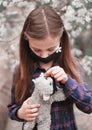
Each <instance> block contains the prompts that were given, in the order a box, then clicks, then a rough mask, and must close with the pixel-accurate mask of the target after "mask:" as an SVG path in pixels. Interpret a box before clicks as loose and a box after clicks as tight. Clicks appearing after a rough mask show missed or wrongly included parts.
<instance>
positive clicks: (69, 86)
mask: <svg viewBox="0 0 92 130" xmlns="http://www.w3.org/2000/svg"><path fill="white" fill-rule="evenodd" d="M76 88H77V83H76V81H75V80H74V79H72V78H71V77H70V76H68V80H67V81H66V83H65V86H64V87H63V89H64V93H65V95H66V97H68V96H69V95H70V94H71V93H72V92H73V91H74V90H75V89H76Z"/></svg>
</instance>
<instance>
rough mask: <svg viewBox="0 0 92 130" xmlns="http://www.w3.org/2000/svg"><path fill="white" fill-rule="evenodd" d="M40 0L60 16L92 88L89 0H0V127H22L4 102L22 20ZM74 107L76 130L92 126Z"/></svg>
mask: <svg viewBox="0 0 92 130" xmlns="http://www.w3.org/2000/svg"><path fill="white" fill-rule="evenodd" d="M43 4H47V5H50V6H52V7H53V8H54V9H55V10H56V11H57V13H58V14H60V16H61V18H62V19H63V21H64V25H65V27H66V29H67V31H68V32H69V36H70V39H71V44H72V53H74V55H75V56H76V57H78V58H79V59H80V62H81V65H82V68H83V69H84V73H85V76H86V80H87V82H88V84H89V87H90V89H92V0H0V130H16V129H17V130H22V123H20V122H16V121H12V120H10V119H9V118H8V115H7V104H8V103H9V101H10V91H11V85H12V74H13V70H14V68H15V66H16V64H18V58H19V57H18V55H19V54H18V44H19V38H20V33H21V30H22V26H23V23H24V21H25V19H26V17H27V15H28V14H29V12H30V11H32V10H33V9H34V8H35V7H37V6H40V5H43ZM74 110H75V116H76V121H77V125H78V128H79V130H91V129H92V126H91V124H92V114H90V115H87V114H85V113H83V112H80V111H79V110H78V109H77V108H76V107H75V106H74Z"/></svg>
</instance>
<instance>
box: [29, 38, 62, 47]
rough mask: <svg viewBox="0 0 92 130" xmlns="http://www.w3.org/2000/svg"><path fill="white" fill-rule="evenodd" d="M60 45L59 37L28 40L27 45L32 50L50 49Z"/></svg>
mask: <svg viewBox="0 0 92 130" xmlns="http://www.w3.org/2000/svg"><path fill="white" fill-rule="evenodd" d="M59 43H60V36H57V37H51V36H50V37H47V38H45V39H42V40H39V39H34V38H29V44H30V46H31V47H34V48H40V49H44V48H50V47H54V46H56V45H58V44H59Z"/></svg>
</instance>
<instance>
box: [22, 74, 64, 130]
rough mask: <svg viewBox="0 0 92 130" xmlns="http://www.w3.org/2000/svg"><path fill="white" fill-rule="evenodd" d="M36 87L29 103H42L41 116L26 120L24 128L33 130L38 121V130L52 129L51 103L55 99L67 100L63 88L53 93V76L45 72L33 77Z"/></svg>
mask: <svg viewBox="0 0 92 130" xmlns="http://www.w3.org/2000/svg"><path fill="white" fill-rule="evenodd" d="M33 82H34V84H35V89H34V92H33V94H32V96H31V97H30V101H29V104H37V103H38V104H40V105H41V106H40V108H39V116H38V117H37V119H36V120H34V121H29V122H25V124H24V130H32V129H33V128H34V126H35V124H36V123H37V128H38V130H50V125H51V115H50V111H51V104H52V103H53V102H54V101H62V100H65V95H64V93H63V90H62V89H60V88H57V91H55V93H54V94H53V91H54V87H53V79H52V78H51V77H45V76H44V73H41V75H40V76H39V77H38V78H36V79H33Z"/></svg>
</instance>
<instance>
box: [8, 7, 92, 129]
mask: <svg viewBox="0 0 92 130" xmlns="http://www.w3.org/2000/svg"><path fill="white" fill-rule="evenodd" d="M41 72H44V73H45V76H47V77H48V76H51V77H53V78H54V79H55V82H56V85H58V86H59V87H60V88H63V91H64V94H65V96H66V100H65V101H61V102H54V103H53V104H52V107H51V129H50V130H77V127H76V122H75V117H74V111H73V104H74V103H75V104H76V106H77V107H78V108H79V109H80V110H81V111H83V112H85V113H91V112H92V92H91V91H90V90H89V88H88V86H87V83H86V82H85V79H84V76H83V73H82V70H81V67H80V65H79V63H78V60H77V59H76V58H75V57H74V56H73V55H72V54H71V46H70V41H69V37H68V34H67V31H66V29H65V27H64V24H63V21H62V19H61V18H60V16H59V15H58V14H57V13H56V12H55V10H53V9H52V8H51V7H48V6H40V7H38V8H36V9H34V10H33V11H32V12H31V13H30V14H29V16H28V17H27V19H26V21H25V23H24V27H23V30H22V32H21V37H20V63H19V65H18V66H17V67H16V69H15V73H14V78H13V85H12V91H11V103H10V104H9V106H8V108H9V116H10V118H11V119H13V120H17V121H33V120H35V119H36V117H37V116H38V115H39V107H40V104H32V105H29V104H28V101H29V97H30V95H31V94H32V92H33V90H34V84H33V83H32V82H31V81H32V79H33V78H36V77H38V76H39V75H40V73H41ZM34 130H36V126H35V128H34Z"/></svg>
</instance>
